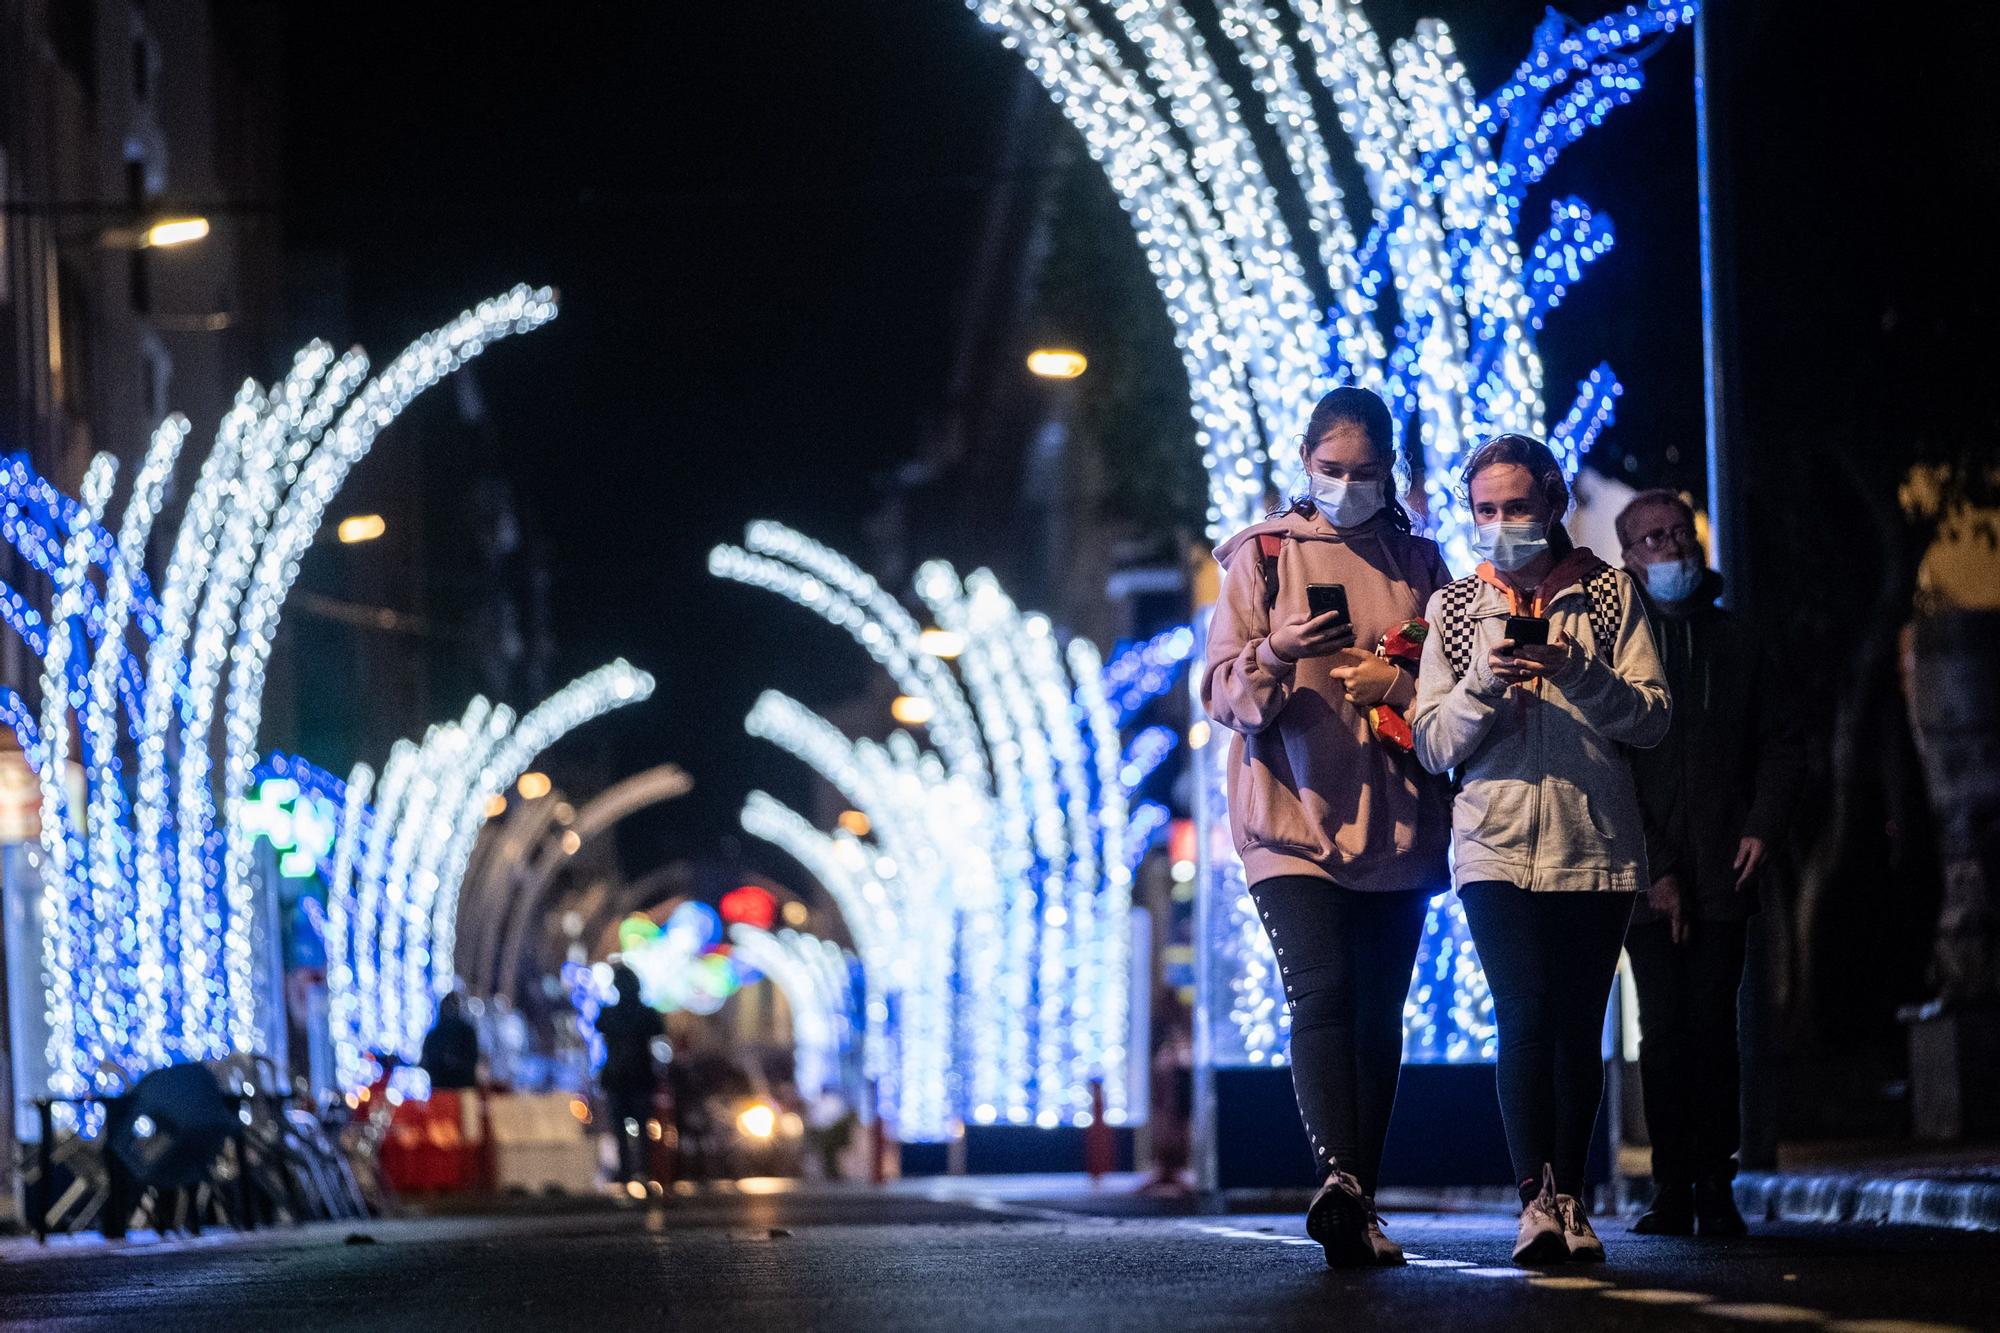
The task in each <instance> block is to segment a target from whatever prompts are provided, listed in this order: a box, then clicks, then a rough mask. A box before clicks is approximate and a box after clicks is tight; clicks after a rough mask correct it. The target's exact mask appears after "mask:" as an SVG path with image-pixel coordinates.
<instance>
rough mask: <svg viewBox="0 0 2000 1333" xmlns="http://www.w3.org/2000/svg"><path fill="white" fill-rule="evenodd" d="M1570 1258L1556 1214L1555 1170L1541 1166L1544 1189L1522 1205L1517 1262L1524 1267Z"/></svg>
mask: <svg viewBox="0 0 2000 1333" xmlns="http://www.w3.org/2000/svg"><path fill="white" fill-rule="evenodd" d="M1567 1258H1569V1242H1568V1241H1567V1240H1565V1239H1564V1238H1563V1224H1562V1218H1561V1217H1560V1216H1558V1215H1557V1213H1556V1172H1555V1168H1554V1167H1552V1166H1546V1165H1545V1166H1543V1167H1542V1192H1541V1193H1540V1194H1538V1195H1536V1196H1535V1197H1534V1198H1532V1199H1530V1200H1528V1202H1527V1203H1526V1204H1524V1205H1523V1206H1522V1208H1521V1229H1520V1231H1519V1233H1518V1234H1517V1235H1516V1236H1515V1238H1514V1262H1515V1263H1517V1264H1520V1265H1521V1266H1523V1267H1524V1268H1532V1267H1537V1266H1539V1265H1542V1264H1559V1263H1561V1262H1563V1261H1564V1260H1565V1259H1567Z"/></svg>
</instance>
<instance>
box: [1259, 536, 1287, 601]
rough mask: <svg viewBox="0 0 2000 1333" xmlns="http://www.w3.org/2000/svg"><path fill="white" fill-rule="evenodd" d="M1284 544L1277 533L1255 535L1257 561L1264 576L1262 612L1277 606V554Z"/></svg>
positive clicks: (1283, 540)
mask: <svg viewBox="0 0 2000 1333" xmlns="http://www.w3.org/2000/svg"><path fill="white" fill-rule="evenodd" d="M1284 544H1285V539H1284V537H1283V536H1282V535H1281V534H1279V533H1276V532H1260V533H1258V534H1257V559H1258V564H1259V565H1260V566H1261V567H1262V570H1263V574H1264V610H1265V611H1267V612H1268V611H1269V610H1270V609H1271V608H1272V607H1274V606H1276V605H1277V604H1278V552H1279V550H1280V549H1282V548H1283V546H1284Z"/></svg>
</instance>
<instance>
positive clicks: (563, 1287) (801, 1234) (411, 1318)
mask: <svg viewBox="0 0 2000 1333" xmlns="http://www.w3.org/2000/svg"><path fill="white" fill-rule="evenodd" d="M1390 1230H1391V1233H1392V1234H1393V1235H1395V1236H1396V1237H1397V1238H1398V1239H1400V1240H1401V1241H1403V1243H1404V1244H1405V1245H1406V1246H1407V1247H1408V1248H1409V1250H1410V1251H1411V1253H1412V1255H1413V1256H1421V1258H1418V1259H1417V1260H1416V1261H1415V1262H1414V1263H1413V1264H1412V1266H1411V1267H1409V1268H1406V1269H1401V1270H1383V1271H1370V1272H1365V1273H1352V1272H1343V1273H1336V1272H1329V1271H1328V1270H1327V1269H1326V1268H1325V1267H1324V1265H1323V1264H1322V1262H1321V1259H1320V1255H1319V1251H1318V1248H1317V1247H1316V1246H1314V1245H1312V1244H1311V1242H1309V1241H1307V1240H1305V1238H1304V1236H1303V1232H1302V1228H1301V1226H1300V1223H1299V1220H1298V1219H1297V1218H1296V1217H1292V1216H1284V1217H1273V1216H1235V1217H1139V1218H1135V1217H1106V1216H1096V1215H1090V1214H1080V1213H1077V1212H1073V1211H1066V1210H1063V1209H1057V1208H1051V1207H1048V1206H1045V1205H1035V1204H1026V1203H1018V1202H1003V1201H999V1200H995V1199H986V1200H979V1201H964V1200H946V1199H934V1198H926V1197H923V1196H921V1195H917V1194H913V1193H904V1194H894V1195H881V1194H866V1193H861V1192H851V1193H843V1194H828V1193H813V1194H768V1195H740V1194H739V1195H720V1196H713V1197H697V1198H682V1199H673V1200H670V1201H669V1203H668V1204H667V1206H665V1207H663V1208H653V1209H645V1208H633V1209H629V1210H626V1209H613V1208H611V1207H609V1206H608V1205H592V1206H578V1207H573V1208H567V1209H544V1210H540V1211H539V1213H538V1215H533V1216H529V1215H521V1214H518V1213H517V1214H514V1215H509V1216H501V1217H468V1218H432V1219H415V1220H398V1221H386V1222H375V1223H371V1224H368V1225H367V1226H365V1227H361V1228H352V1227H349V1228H333V1229H319V1228H314V1229H307V1230H290V1231H268V1232H260V1233H257V1234H255V1235H252V1236H248V1237H208V1238H203V1239H201V1240H196V1241H175V1242H170V1243H164V1244H150V1245H149V1244H143V1243H142V1244H133V1245H126V1246H117V1247H111V1246H104V1245H101V1244H94V1243H84V1244H77V1243H71V1244H69V1245H67V1246H53V1247H51V1248H49V1249H46V1250H41V1249H37V1248H35V1247H33V1246H32V1244H31V1243H28V1242H25V1241H12V1242H8V1243H7V1244H6V1245H5V1246H4V1247H0V1327H5V1328H30V1327H32V1328H38V1329H41V1328H49V1329H62V1328H79V1329H81V1328H92V1329H95V1328H145V1329H182V1328H186V1329H200V1330H204V1333H221V1331H222V1330H228V1329H260V1330H267V1329H278V1330H286V1331H287V1333H290V1331H293V1330H307V1329H350V1328H353V1329H371V1330H380V1329H385V1328H412V1329H427V1330H428V1329H482V1330H484V1329H502V1330H508V1331H509V1333H513V1331H514V1330H526V1329H539V1328H550V1329H563V1330H566V1331H568V1333H575V1331H576V1330H592V1331H594V1330H601V1329H622V1328H646V1329H687V1330H702V1331H704V1333H710V1331H713V1333H735V1331H736V1330H774V1331H777V1330H782V1331H783V1333H798V1331H800V1330H808V1329H823V1330H845V1329H856V1330H869V1333H875V1331H876V1330H900V1329H939V1330H948V1331H949V1333H974V1331H975V1330H981V1329H1010V1330H1011V1329H1036V1330H1051V1331H1055V1330H1063V1329H1070V1328H1076V1329H1088V1330H1096V1329H1133V1330H1142V1329H1143V1330H1156V1329H1171V1330H1177V1331H1178V1330H1206V1329H1246V1330H1248V1329H1257V1330H1265V1329H1283V1328H1339V1329H1343V1330H1351V1329H1368V1328H1395V1329H1403V1330H1410V1329H1415V1330H1420V1331H1421V1333H1430V1330H1437V1333H1443V1330H1446V1329H1450V1330H1454V1333H1455V1331H1456V1330H1462V1329H1487V1328H1493V1329H1501V1328H1504V1329H1524V1330H1526V1329H1533V1330H1540V1329H1545V1328H1569V1329H1600V1328H1618V1329H1625V1328H1631V1329H1659V1328H1680V1327H1697V1328H1711V1329H1723V1328H1727V1327H1729V1326H1731V1325H1768V1324H1778V1325H1781V1326H1782V1325H1787V1324H1789V1325H1791V1326H1794V1327H1805V1326H1813V1325H1817V1326H1821V1327H1828V1328H1837V1329H1849V1330H1879V1331H1880V1333H1892V1331H1893V1330H1911V1331H1919V1330H1925V1329H1940V1328H1995V1327H2000V1236H1992V1235H1967V1234H1962V1233H1949V1232H1929V1231H1917V1230H1907V1229H1875V1228H1858V1227H1840V1228H1836V1227H1796V1226H1772V1227H1768V1228H1765V1229H1763V1230H1762V1231H1761V1232H1760V1234H1758V1235H1756V1236H1753V1237H1750V1238H1748V1239H1746V1240H1742V1241H1734V1242H1723V1243H1701V1242H1696V1241H1690V1240H1669V1239H1658V1238H1642V1237H1634V1236H1626V1235H1624V1234H1623V1233H1622V1229H1621V1228H1617V1227H1616V1226H1615V1224H1614V1226H1613V1227H1607V1228H1606V1229H1605V1232H1606V1242H1607V1244H1608V1245H1609V1247H1610V1249H1611V1262H1610V1263H1609V1264H1608V1265H1605V1266H1602V1267H1590V1268H1584V1267H1576V1268H1565V1269H1556V1270H1550V1271H1548V1272H1546V1273H1539V1274H1529V1273H1526V1272H1524V1271H1522V1270H1519V1269H1515V1268H1513V1267H1512V1266H1510V1265H1509V1264H1508V1262H1507V1255H1508V1250H1509V1247H1510V1245H1511V1241H1512V1235H1513V1228H1512V1225H1511V1223H1510V1221H1509V1220H1508V1219H1506V1218H1504V1217H1497V1216H1492V1215H1477V1214H1470V1215H1439V1214H1403V1215H1397V1216H1394V1217H1392V1218H1391V1219H1390Z"/></svg>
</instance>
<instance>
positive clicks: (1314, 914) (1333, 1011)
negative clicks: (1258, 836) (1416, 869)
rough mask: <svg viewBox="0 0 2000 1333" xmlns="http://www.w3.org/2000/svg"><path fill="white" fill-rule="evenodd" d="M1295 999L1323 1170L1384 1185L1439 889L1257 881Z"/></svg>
mask: <svg viewBox="0 0 2000 1333" xmlns="http://www.w3.org/2000/svg"><path fill="white" fill-rule="evenodd" d="M1250 896H1251V897H1252V898H1253V899H1254V900H1255V901H1256V903H1257V912H1258V914H1259V915H1260V916H1262V917H1263V918H1264V930H1265V931H1266V932H1267V933H1268V934H1269V935H1270V937H1271V944H1272V947H1273V948H1275V949H1276V950H1277V953H1278V971H1279V973H1280V974H1281V975H1282V976H1283V977H1284V981H1285V996H1286V998H1287V999H1289V1000H1290V1001H1291V1008H1292V1088H1293V1090H1294V1091H1295V1092H1296V1093H1297V1094H1298V1099H1299V1116H1300V1118H1301V1119H1303V1120H1304V1121H1305V1125H1306V1136H1307V1138H1309V1139H1310V1140H1311V1141H1312V1151H1313V1163H1314V1168H1315V1170H1316V1171H1317V1172H1318V1173H1319V1174H1321V1175H1324V1174H1325V1173H1326V1171H1327V1168H1328V1164H1329V1163H1338V1164H1339V1167H1340V1169H1341V1170H1343V1171H1347V1172H1350V1173H1352V1174H1353V1176H1354V1178H1355V1179H1357V1180H1359V1181H1360V1182H1361V1189H1362V1191H1363V1193H1366V1194H1368V1195H1370V1196H1373V1195H1374V1193H1375V1185H1376V1177H1377V1175H1378V1174H1379V1173H1380V1171H1381V1168H1382V1141H1383V1140H1384V1139H1385V1138H1387V1137H1388V1133H1389V1112H1390V1109H1391V1108H1392V1107H1393V1106H1394V1105H1395V1104H1396V1080H1397V1078H1398V1076H1399V1075H1400V1074H1401V1073H1402V1068H1403V1001H1404V999H1405V997H1407V996H1408V995H1409V993H1410V970H1411V968H1413V967H1414V966H1415V965H1416V958H1417V941H1418V939H1419V937H1421V936H1422V934H1423V930H1424V911H1425V908H1426V907H1427V906H1428V904H1429V899H1430V896H1429V895H1428V894H1426V893H1424V892H1422V891H1413V892H1407V893H1362V892H1360V891H1358V890H1354V889H1343V888H1341V887H1340V886H1339V885H1337V884H1334V883H1332V882H1330V881H1328V880H1324V879H1318V878H1316V877H1314V876H1311V875H1278V876H1275V877H1274V878H1271V879H1265V880H1259V881H1258V882H1257V883H1255V884H1252V885H1251V886H1250Z"/></svg>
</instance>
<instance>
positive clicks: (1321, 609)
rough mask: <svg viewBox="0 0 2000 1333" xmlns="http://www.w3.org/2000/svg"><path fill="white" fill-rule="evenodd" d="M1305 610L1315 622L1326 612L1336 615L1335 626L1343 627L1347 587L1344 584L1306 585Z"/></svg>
mask: <svg viewBox="0 0 2000 1333" xmlns="http://www.w3.org/2000/svg"><path fill="white" fill-rule="evenodd" d="M1306 609H1307V610H1308V611H1310V612H1311V613H1312V616H1313V619H1315V620H1317V619H1319V618H1320V617H1321V616H1323V615H1325V614H1326V613H1327V612H1329V611H1332V612H1335V613H1336V614H1337V619H1336V621H1335V623H1336V624H1340V625H1345V624H1346V623H1347V621H1348V615H1347V585H1346V584H1344V583H1308V584H1307V585H1306Z"/></svg>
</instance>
